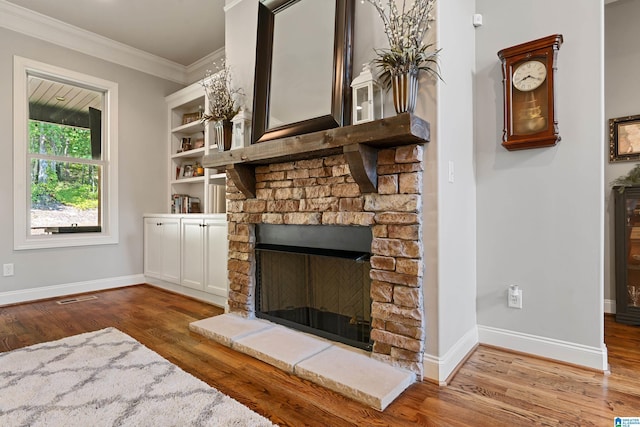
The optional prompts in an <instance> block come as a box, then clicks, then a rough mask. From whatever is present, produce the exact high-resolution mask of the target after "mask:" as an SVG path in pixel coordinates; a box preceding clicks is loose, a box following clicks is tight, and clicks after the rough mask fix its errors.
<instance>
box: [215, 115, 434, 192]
mask: <svg viewBox="0 0 640 427" xmlns="http://www.w3.org/2000/svg"><path fill="white" fill-rule="evenodd" d="M429 138H430V132H429V123H428V122H426V121H424V120H422V119H421V118H419V117H416V116H414V115H413V114H410V113H402V114H398V115H396V116H393V117H389V118H385V119H381V120H375V121H373V122H367V123H362V124H358V125H353V126H344V127H338V128H334V129H329V130H325V131H319V132H313V133H308V134H304V135H296V136H291V137H286V138H281V139H275V140H272V141H265V142H262V143H260V144H254V145H251V146H249V147H245V148H239V149H236V150H229V151H223V152H219V153H212V154H207V155H206V156H204V159H203V161H202V165H203V166H204V167H206V168H217V169H221V168H226V169H227V171H229V172H230V177H231V179H233V181H234V183H235V184H236V186H237V187H238V189H240V190H241V191H242V192H243V193H244V194H245V195H246V196H247V197H251V198H253V197H255V175H254V167H255V165H265V164H270V163H281V162H288V161H294V160H301V159H311V158H317V157H323V156H330V155H333V154H340V153H344V154H345V156H346V158H347V161H348V162H349V167H350V168H351V169H352V171H353V172H354V179H356V181H357V182H358V185H360V189H361V191H362V192H363V193H370V192H375V191H376V187H377V182H376V181H377V178H376V171H375V165H376V159H374V157H376V156H377V151H378V149H382V148H389V147H397V146H401V145H411V144H424V143H426V142H429ZM356 175H357V177H356Z"/></svg>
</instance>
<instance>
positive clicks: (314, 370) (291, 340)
mask: <svg viewBox="0 0 640 427" xmlns="http://www.w3.org/2000/svg"><path fill="white" fill-rule="evenodd" d="M189 329H191V330H192V331H193V332H196V333H199V334H201V335H203V336H205V337H207V338H211V339H212V340H214V341H216V342H218V343H220V344H223V345H225V346H227V347H231V348H232V349H234V350H237V351H240V352H242V353H245V354H248V355H249V356H252V357H255V358H257V359H260V360H262V361H263V362H266V363H269V364H270V365H273V366H275V367H277V368H279V369H282V370H285V371H287V372H290V373H292V374H295V375H297V376H299V377H301V378H304V379H307V380H309V381H312V382H314V383H316V384H319V385H321V386H323V387H326V388H328V389H331V390H333V391H335V392H338V393H340V394H343V395H345V396H347V397H349V398H351V399H354V400H357V401H359V402H361V403H364V404H366V405H369V406H371V407H373V408H374V409H377V410H380V411H383V410H384V409H385V408H386V407H387V406H388V405H389V404H390V403H391V402H392V401H393V400H394V399H395V398H396V397H398V396H399V395H400V394H401V393H402V392H403V391H404V390H405V389H406V388H407V387H409V386H410V385H411V384H413V383H414V382H415V380H416V376H415V374H414V373H413V372H410V371H407V370H404V369H401V368H397V367H393V366H390V365H389V364H387V363H384V362H381V361H378V360H375V359H373V358H371V357H370V356H369V355H368V354H367V353H365V352H363V351H362V350H358V349H355V348H351V347H347V346H342V345H340V344H336V343H333V342H332V341H329V340H325V339H322V338H319V337H315V336H312V335H309V334H305V333H303V332H299V331H296V330H293V329H289V328H285V327H282V326H280V325H276V324H274V323H272V322H268V321H266V320H261V319H248V318H244V317H241V316H238V315H235V314H229V313H227V314H222V315H220V316H215V317H211V318H208V319H203V320H198V321H196V322H193V323H191V324H190V325H189Z"/></svg>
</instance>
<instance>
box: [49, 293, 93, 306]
mask: <svg viewBox="0 0 640 427" xmlns="http://www.w3.org/2000/svg"><path fill="white" fill-rule="evenodd" d="M92 299H98V297H97V296H95V295H87V296H84V297H73V298H67V299H61V300H60V301H56V302H57V303H58V304H60V305H63V304H73V303H76V302H83V301H89V300H92Z"/></svg>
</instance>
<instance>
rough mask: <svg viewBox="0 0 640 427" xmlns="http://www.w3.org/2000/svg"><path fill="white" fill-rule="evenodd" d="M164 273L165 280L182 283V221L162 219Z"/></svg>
mask: <svg viewBox="0 0 640 427" xmlns="http://www.w3.org/2000/svg"><path fill="white" fill-rule="evenodd" d="M161 222H162V264H163V268H162V272H163V275H164V280H166V281H168V282H172V283H177V284H179V283H180V220H179V219H178V218H162V221H161Z"/></svg>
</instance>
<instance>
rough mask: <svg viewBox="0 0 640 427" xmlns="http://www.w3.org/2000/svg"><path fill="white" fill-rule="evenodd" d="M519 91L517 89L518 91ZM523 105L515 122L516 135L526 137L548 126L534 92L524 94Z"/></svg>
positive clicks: (518, 110)
mask: <svg viewBox="0 0 640 427" xmlns="http://www.w3.org/2000/svg"><path fill="white" fill-rule="evenodd" d="M516 90H517V89H516ZM521 102H522V105H521V107H520V108H518V109H517V110H516V111H517V116H516V117H515V120H514V124H513V127H514V129H513V130H514V133H515V134H519V135H525V134H528V133H535V132H539V131H541V130H542V129H544V128H545V127H546V126H547V119H546V117H545V116H544V115H543V114H542V106H541V105H540V101H539V100H538V99H537V98H536V95H535V93H534V92H524V99H523V100H522V101H521Z"/></svg>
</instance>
